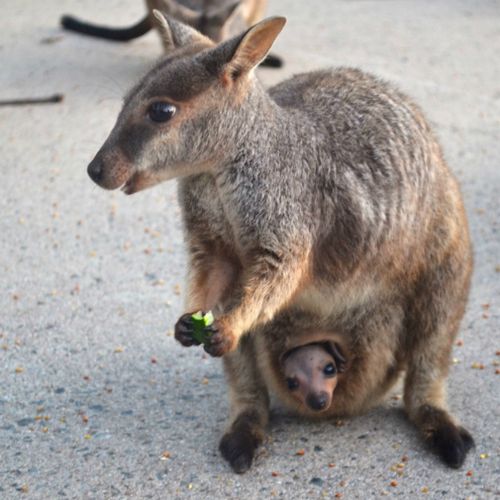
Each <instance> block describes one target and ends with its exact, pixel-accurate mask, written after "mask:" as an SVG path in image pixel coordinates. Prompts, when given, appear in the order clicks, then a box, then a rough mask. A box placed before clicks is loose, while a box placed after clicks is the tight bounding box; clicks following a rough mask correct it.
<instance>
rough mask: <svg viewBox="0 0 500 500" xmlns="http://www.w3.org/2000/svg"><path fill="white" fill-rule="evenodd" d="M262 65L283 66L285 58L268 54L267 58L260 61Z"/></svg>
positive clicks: (269, 66) (268, 66) (270, 66)
mask: <svg viewBox="0 0 500 500" xmlns="http://www.w3.org/2000/svg"><path fill="white" fill-rule="evenodd" d="M260 65H261V66H264V67H266V68H281V67H282V66H283V59H282V58H281V57H279V56H275V55H274V54H267V56H266V58H265V59H264V60H263V61H262V62H261V63H260Z"/></svg>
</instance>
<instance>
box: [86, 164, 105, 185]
mask: <svg viewBox="0 0 500 500" xmlns="http://www.w3.org/2000/svg"><path fill="white" fill-rule="evenodd" d="M103 171H104V169H103V165H102V162H101V161H100V160H99V159H98V158H94V159H93V160H92V161H91V162H90V163H89V166H88V167H87V173H88V174H89V177H90V178H91V179H92V180H93V181H94V182H95V183H96V184H99V183H100V182H101V181H102V177H103Z"/></svg>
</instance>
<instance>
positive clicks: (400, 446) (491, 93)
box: [0, 0, 500, 499]
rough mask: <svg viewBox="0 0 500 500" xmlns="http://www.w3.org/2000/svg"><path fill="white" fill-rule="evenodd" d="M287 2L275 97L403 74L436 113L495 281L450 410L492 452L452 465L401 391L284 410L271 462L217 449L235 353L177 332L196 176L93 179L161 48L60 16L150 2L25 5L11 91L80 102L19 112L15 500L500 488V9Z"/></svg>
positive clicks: (3, 55) (13, 37)
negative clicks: (227, 364)
mask: <svg viewBox="0 0 500 500" xmlns="http://www.w3.org/2000/svg"><path fill="white" fill-rule="evenodd" d="M270 4H271V5H270V8H269V12H270V13H276V14H284V15H286V16H287V17H288V24H287V26H286V27H285V30H284V31H283V33H282V35H281V36H280V38H279V39H278V41H277V43H276V44H275V47H274V49H273V52H275V53H277V54H280V55H282V56H283V57H284V59H285V61H286V66H285V67H284V68H283V69H282V70H279V71H276V70H271V69H267V70H259V73H260V77H261V79H262V80H263V82H264V83H265V84H266V85H270V84H272V83H275V82H278V81H280V80H282V79H283V78H285V77H287V76H289V75H291V74H293V73H297V72H301V71H305V70H309V69H314V68H320V67H325V66H338V65H348V66H357V67H360V68H363V69H365V70H368V71H371V72H374V73H376V74H377V75H380V76H382V77H384V78H386V79H388V80H391V81H393V82H395V83H396V84H397V85H399V87H400V88H401V89H403V90H404V91H406V92H407V93H409V94H410V95H412V96H413V97H414V98H415V99H416V100H417V102H419V103H420V104H421V106H422V107H423V109H424V110H425V112H426V114H427V116H428V117H429V119H430V121H431V123H432V124H433V126H434V127H435V129H436V131H437V133H438V135H439V137H440V138H441V142H442V144H443V147H444V150H445V154H446V157H447V159H448V161H449V164H450V166H451V167H452V169H453V171H454V172H455V173H456V175H457V176H458V178H459V179H460V181H461V184H462V189H463V193H464V197H465V202H466V206H467V212H468V216H469V221H470V226H471V232H472V237H473V241H474V247H475V273H474V280H473V288H472V293H471V297H470V301H469V305H468V309H467V313H466V317H465V319H464V321H463V324H462V328H461V331H460V335H459V338H460V339H462V340H463V342H462V344H463V345H457V346H456V347H455V350H454V353H453V356H454V364H453V365H452V367H451V369H450V379H449V403H450V407H451V408H452V410H453V412H454V414H455V415H456V416H457V417H458V418H459V419H460V420H461V421H462V422H463V423H464V425H465V426H466V427H467V428H468V429H469V430H470V431H471V432H472V434H473V435H474V436H475V439H476V443H477V447H476V449H475V450H473V451H472V452H471V453H470V455H469V457H468V459H467V461H466V464H465V466H464V468H463V469H461V470H458V471H456V470H449V469H447V468H446V467H445V466H443V465H442V464H441V463H440V462H439V461H438V460H437V459H436V458H435V457H434V455H432V454H431V453H430V452H429V451H428V450H427V449H426V447H425V446H424V444H423V443H422V441H421V439H420V437H419V436H418V435H417V433H416V431H415V430H414V428H413V427H412V426H411V425H410V424H409V423H408V421H407V420H406V418H405V416H404V414H403V412H402V410H401V401H400V399H399V398H400V390H396V391H395V393H394V394H393V395H392V396H391V397H389V399H388V401H387V403H386V404H384V405H383V406H381V407H380V408H378V409H376V410H374V411H372V412H370V413H369V414H367V415H364V416H360V417H357V418H353V419H349V420H345V421H339V422H316V423H314V422H304V421H301V420H300V419H298V418H296V417H293V416H291V415H289V414H287V413H286V411H284V410H283V409H280V408H279V407H277V408H276V410H275V411H274V412H273V417H272V421H271V425H270V439H269V440H268V441H267V442H266V444H265V446H264V447H263V448H262V451H261V453H260V454H259V456H258V458H257V460H256V463H255V465H254V467H253V468H252V469H251V471H250V472H248V473H247V474H246V475H243V476H237V475H234V474H233V473H232V472H231V471H230V470H229V468H228V467H227V466H226V464H225V463H224V462H223V460H222V458H221V457H220V455H219V454H218V451H217V443H218V439H219V437H220V435H221V433H222V431H223V427H224V421H225V419H226V416H227V395H226V386H225V382H224V378H223V375H222V370H221V364H220V361H218V360H215V359H210V358H208V357H207V356H205V355H204V354H203V353H202V351H201V350H200V349H185V348H182V347H180V346H179V345H178V344H177V343H176V342H175V340H174V338H173V337H172V329H173V325H174V323H175V320H176V319H177V317H178V316H179V314H180V313H181V312H183V310H182V294H183V292H184V284H185V283H184V276H185V266H186V259H185V250H184V245H183V241H182V232H181V222H180V218H179V207H178V204H177V201H176V187H175V182H170V183H165V184H162V185H159V186H157V187H155V188H153V189H151V190H148V191H144V192H142V193H139V194H136V195H134V196H132V197H126V196H124V195H122V194H121V193H120V192H116V193H115V192H112V193H110V192H106V191H103V190H100V189H99V188H97V187H96V186H95V185H94V184H93V183H92V182H91V181H90V180H89V178H88V177H87V175H86V171H85V168H86V165H87V163H88V162H89V160H90V159H91V158H92V157H93V155H94V153H95V152H96V151H97V149H98V148H99V147H100V145H101V143H102V142H103V140H104V138H105V137H106V135H107V133H108V132H109V130H110V129H111V127H112V125H113V123H114V120H115V118H116V115H117V113H118V111H119V109H120V103H121V98H122V97H123V95H124V93H125V92H126V90H127V89H128V88H129V87H130V86H131V85H132V84H133V83H134V82H135V81H136V80H137V79H138V78H139V77H140V76H141V75H142V74H143V73H144V72H145V71H146V70H147V69H148V68H149V67H150V66H151V65H152V64H153V63H154V62H155V59H156V58H157V57H158V56H159V55H160V54H161V50H160V44H159V41H158V39H157V38H156V36H155V35H154V34H153V33H150V34H148V35H147V36H145V37H143V38H141V39H139V40H136V41H134V42H133V43H130V44H128V45H120V44H112V43H106V42H104V41H98V40H94V39H90V38H84V37H80V36H77V35H72V34H67V33H63V32H62V31H60V30H59V29H58V27H57V25H58V18H59V16H60V15H61V14H62V13H73V14H75V15H80V16H82V17H85V18H87V19H89V20H95V21H101V22H107V23H110V24H116V25H120V24H127V23H130V22H132V21H134V20H137V19H138V18H139V17H140V16H141V15H142V13H143V6H142V3H141V2H139V1H138V0H135V1H134V0H127V1H118V0H110V1H107V2H99V1H97V0H87V1H83V0H81V1H78V2H75V1H69V0H66V1H56V0H46V1H44V2H33V1H28V0H3V1H2V6H1V13H2V21H1V32H0V99H1V98H9V97H18V96H27V95H30V96H33V95H49V94H52V93H54V92H62V93H64V94H65V100H64V102H63V103H61V104H57V105H51V106H39V107H22V108H21V107H20V108H0V151H1V155H0V175H1V176H0V347H1V349H0V498H2V499H15V498H30V499H31V498H33V499H52V498H59V497H61V498H96V499H102V498H112V497H116V498H139V499H140V498H153V499H157V498H158V499H159V498H169V499H170V498H208V497H211V498H245V499H246V498H249V499H251V498H256V499H257V498H259V499H260V498H274V497H286V498H344V499H357V498H360V499H365V498H379V497H381V496H387V497H401V498H450V499H465V498H471V499H485V498H486V499H487V498H494V497H498V495H499V494H500V459H499V453H500V429H499V422H500V375H499V374H498V371H499V368H500V366H499V365H498V363H499V361H500V356H499V355H498V350H499V349H500V338H499V324H500V307H499V306H500V283H499V281H500V280H499V278H500V233H499V221H500V208H499V191H500V59H499V54H500V2H498V1H492V0H483V1H472V0H471V1H464V0H435V1H430V0H429V1H424V0H418V1H417V0H414V1H404V2H403V1H396V0H377V1H374V0H373V1H369V0H366V1H356V0H351V1H347V0H344V1H341V0H337V1H331V0H330V1H326V0H308V1H307V2H305V1H303V0H288V1H285V0H270ZM474 367H475V368H474ZM302 449H303V450H304V453H303V455H298V454H297V451H298V450H302ZM403 457H404V460H403ZM398 464H402V465H398ZM391 483H392V485H391Z"/></svg>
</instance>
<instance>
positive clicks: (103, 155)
mask: <svg viewBox="0 0 500 500" xmlns="http://www.w3.org/2000/svg"><path fill="white" fill-rule="evenodd" d="M87 173H88V174H89V177H90V178H91V179H92V180H93V181H94V182H95V183H96V184H97V185H98V186H100V187H102V188H104V189H117V188H119V187H120V186H122V185H123V184H125V183H126V182H127V181H128V180H129V179H130V178H131V177H132V175H133V173H134V171H133V168H132V165H131V164H130V162H129V161H127V159H126V158H125V156H124V155H123V154H122V153H120V152H117V151H113V152H106V151H103V150H102V149H101V150H100V151H98V153H97V154H96V155H95V158H94V159H93V160H92V161H91V162H90V163H89V166H88V167H87Z"/></svg>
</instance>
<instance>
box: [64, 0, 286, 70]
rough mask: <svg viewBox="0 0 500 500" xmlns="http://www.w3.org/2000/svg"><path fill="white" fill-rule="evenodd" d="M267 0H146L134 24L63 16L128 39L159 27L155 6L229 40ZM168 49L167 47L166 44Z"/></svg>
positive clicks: (270, 60) (95, 32) (93, 31)
mask: <svg viewBox="0 0 500 500" xmlns="http://www.w3.org/2000/svg"><path fill="white" fill-rule="evenodd" d="M266 4H267V0H146V8H147V14H146V15H145V16H144V17H143V18H142V19H141V20H140V21H139V22H138V23H137V24H134V25H133V26H129V27H127V28H109V27H106V26H96V25H94V24H89V23H86V22H83V21H80V20H78V19H76V18H74V17H73V16H68V15H66V16H63V17H62V18H61V25H62V26H63V28H65V29H67V30H70V31H76V32H77V33H81V34H84V35H89V36H93V37H98V38H104V39H107V40H114V41H119V42H128V41H130V40H133V39H135V38H138V37H140V36H142V35H144V34H146V33H147V32H148V31H150V30H151V29H153V28H156V24H157V22H156V18H155V17H154V16H153V10H154V9H158V10H160V11H161V12H163V13H164V14H165V15H168V16H171V17H173V18H174V19H177V20H178V21H181V22H183V23H184V24H187V25H189V26H192V27H193V28H195V29H197V30H198V31H200V32H201V33H203V34H204V35H206V36H208V37H209V38H211V39H212V40H213V41H214V42H220V41H222V40H226V39H228V38H230V37H232V36H234V35H237V34H238V33H240V32H241V31H243V30H244V29H246V28H248V27H249V26H252V25H253V24H255V23H256V22H257V21H259V20H260V19H262V16H263V14H264V10H265V8H266ZM165 50H168V47H167V46H165ZM262 64H263V65H264V66H270V67H276V68H279V67H281V66H282V60H281V59H280V58H279V57H277V56H273V55H269V56H268V57H266V59H265V60H264V61H263V63H262Z"/></svg>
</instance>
